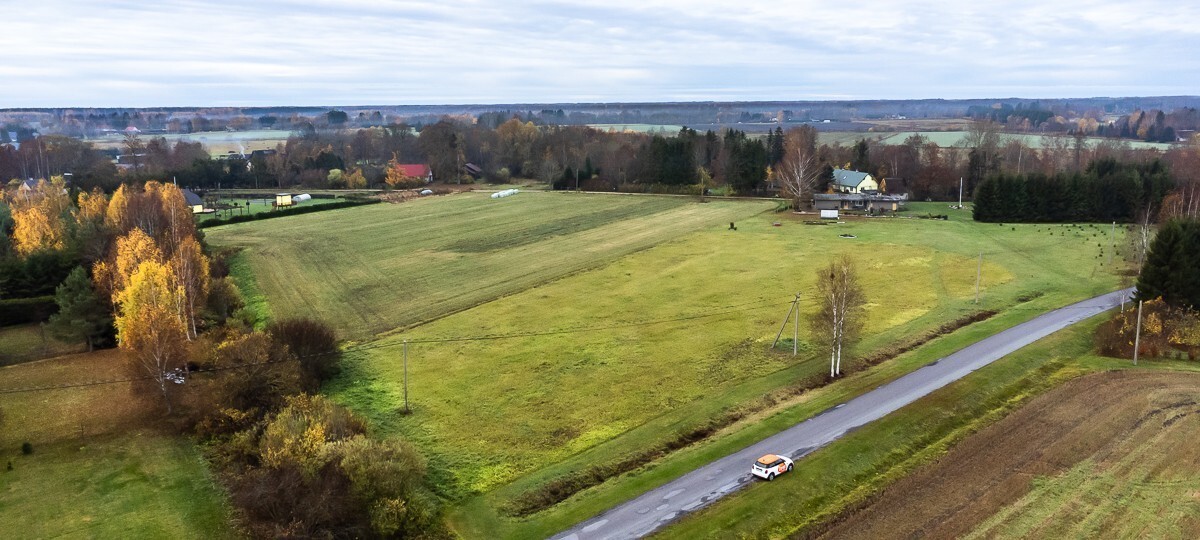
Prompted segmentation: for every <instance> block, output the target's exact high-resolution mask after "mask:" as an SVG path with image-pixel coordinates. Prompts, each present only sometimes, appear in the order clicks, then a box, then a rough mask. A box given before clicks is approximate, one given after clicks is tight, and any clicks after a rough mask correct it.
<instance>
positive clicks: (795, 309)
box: [771, 293, 800, 355]
mask: <svg viewBox="0 0 1200 540" xmlns="http://www.w3.org/2000/svg"><path fill="white" fill-rule="evenodd" d="M799 303H800V293H796V298H795V299H793V300H792V307H790V308H788V314H787V317H784V318H783V324H781V325H779V333H778V334H775V342H774V343H772V344H771V348H772V349H774V348H775V346H776V345H779V338H781V337H783V331H784V330H785V329H787V323H788V319H791V318H792V313H795V314H796V317H797V319H796V334H797V335H799V334H800V320H799V317H800V309H799V308H798V307H797V306H796V305H797V304H799ZM795 348H796V345H795V344H792V349H795ZM795 354H796V352H795V351H794V350H793V352H792V355H795Z"/></svg>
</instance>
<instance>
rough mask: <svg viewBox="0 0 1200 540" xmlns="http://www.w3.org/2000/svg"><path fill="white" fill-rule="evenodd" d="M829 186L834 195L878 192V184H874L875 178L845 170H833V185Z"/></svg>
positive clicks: (867, 174) (863, 173)
mask: <svg viewBox="0 0 1200 540" xmlns="http://www.w3.org/2000/svg"><path fill="white" fill-rule="evenodd" d="M829 186H830V188H832V189H833V191H834V192H835V193H867V192H871V191H879V182H876V181H875V178H874V177H872V176H871V175H870V174H869V173H865V172H858V171H848V170H846V169H834V170H833V183H832V184H830V185H829Z"/></svg>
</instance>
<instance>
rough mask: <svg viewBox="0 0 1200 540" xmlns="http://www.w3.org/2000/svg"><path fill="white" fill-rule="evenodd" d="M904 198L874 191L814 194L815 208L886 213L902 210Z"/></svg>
mask: <svg viewBox="0 0 1200 540" xmlns="http://www.w3.org/2000/svg"><path fill="white" fill-rule="evenodd" d="M901 204H903V199H901V198H900V197H898V196H896V195H880V194H879V193H878V192H874V193H817V194H815V195H813V208H815V209H817V210H843V211H853V212H865V213H868V214H886V213H891V212H896V211H898V210H900V205H901Z"/></svg>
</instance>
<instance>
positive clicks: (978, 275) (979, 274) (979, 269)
mask: <svg viewBox="0 0 1200 540" xmlns="http://www.w3.org/2000/svg"><path fill="white" fill-rule="evenodd" d="M982 280H983V252H982V251H980V252H979V266H977V267H976V268H975V303H976V304H978V303H979V282H980V281H982Z"/></svg>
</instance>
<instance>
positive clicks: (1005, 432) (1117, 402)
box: [822, 372, 1200, 538]
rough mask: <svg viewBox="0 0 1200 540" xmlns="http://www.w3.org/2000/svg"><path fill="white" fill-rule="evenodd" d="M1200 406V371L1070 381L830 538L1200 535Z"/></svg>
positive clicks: (846, 519) (896, 488)
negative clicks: (1199, 444) (1199, 447)
mask: <svg viewBox="0 0 1200 540" xmlns="http://www.w3.org/2000/svg"><path fill="white" fill-rule="evenodd" d="M1197 401H1200V375H1198V374H1190V373H1169V372H1157V373H1148V372H1111V373H1101V374H1095V375H1089V376H1086V377H1082V378H1080V379H1076V380H1073V381H1071V382H1068V383H1067V384H1065V385H1063V386H1062V387H1060V388H1058V389H1056V390H1054V391H1052V392H1050V393H1048V394H1046V395H1043V396H1041V397H1039V398H1037V399H1035V400H1033V401H1032V402H1030V403H1029V404H1028V405H1026V406H1024V407H1022V408H1021V409H1020V410H1018V411H1017V412H1015V413H1013V414H1011V415H1010V416H1008V417H1007V418H1005V419H1004V420H1002V421H1000V422H998V423H996V424H995V425H992V426H990V427H989V428H987V429H984V430H983V431H981V432H979V433H977V434H975V435H973V436H971V437H969V438H967V439H966V440H965V441H963V442H962V443H960V444H959V445H957V446H956V447H955V448H953V449H952V450H951V451H950V452H949V453H948V454H947V455H946V456H944V457H943V458H942V459H940V460H939V461H938V462H936V463H933V464H931V465H928V466H926V467H924V468H922V469H920V470H918V471H917V472H915V473H914V474H912V475H909V476H908V477H906V478H904V479H902V480H900V481H898V482H896V483H895V484H893V485H892V486H890V487H889V488H887V489H886V490H885V491H884V492H883V493H882V494H881V495H880V496H879V497H878V498H876V499H875V500H874V501H873V502H871V503H870V504H868V505H867V506H866V507H864V508H862V509H860V510H859V511H857V512H854V513H851V514H850V515H847V516H843V518H842V519H841V520H840V522H838V523H836V524H834V525H832V527H831V528H829V529H828V530H827V531H826V532H825V534H824V535H822V537H823V538H958V537H962V536H967V535H970V536H977V537H984V538H1010V537H1040V538H1070V537H1089V536H1094V535H1095V534H1101V535H1102V536H1108V535H1109V534H1110V533H1112V534H1113V535H1114V536H1113V537H1116V536H1120V537H1126V536H1127V535H1132V536H1135V537H1136V536H1142V537H1145V536H1147V535H1148V536H1153V537H1158V536H1161V535H1162V534H1164V533H1165V534H1167V535H1168V536H1175V537H1182V538H1196V537H1198V535H1200V521H1198V517H1200V504H1197V502H1196V497H1197V496H1198V495H1200V492H1197V491H1194V490H1195V489H1196V488H1197V487H1200V460H1198V459H1196V457H1197V451H1196V450H1195V448H1194V447H1195V446H1196V445H1195V444H1187V443H1184V441H1189V440H1193V439H1194V435H1195V434H1196V433H1197V431H1198V430H1200V415H1198V414H1197V413H1200V405H1197ZM1136 456H1143V457H1136ZM1035 479H1038V480H1037V481H1036V482H1035ZM1175 492H1179V493H1175ZM1179 495H1182V499H1185V500H1180V497H1179ZM1113 501H1123V502H1121V503H1120V504H1114V503H1113ZM1130 501H1132V502H1130ZM1155 514H1158V516H1157V517H1155ZM1140 515H1145V516H1146V517H1145V519H1144V521H1143V520H1142V519H1140V518H1139V516H1140ZM1163 518H1168V520H1166V521H1165V522H1164V520H1163Z"/></svg>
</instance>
